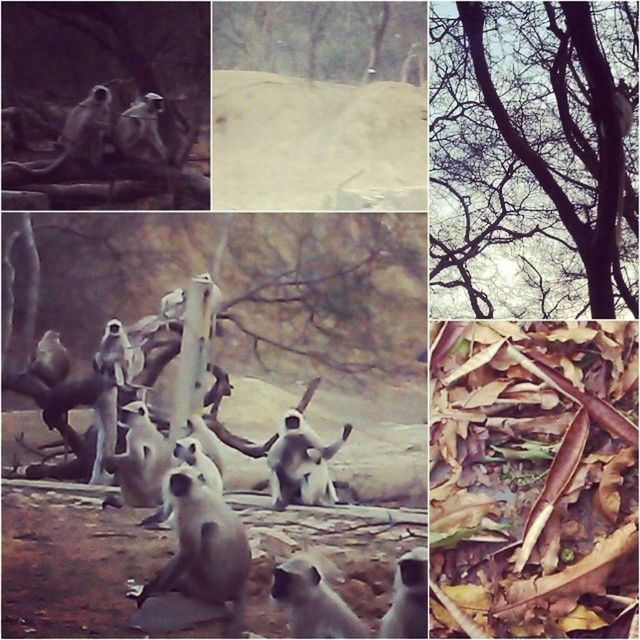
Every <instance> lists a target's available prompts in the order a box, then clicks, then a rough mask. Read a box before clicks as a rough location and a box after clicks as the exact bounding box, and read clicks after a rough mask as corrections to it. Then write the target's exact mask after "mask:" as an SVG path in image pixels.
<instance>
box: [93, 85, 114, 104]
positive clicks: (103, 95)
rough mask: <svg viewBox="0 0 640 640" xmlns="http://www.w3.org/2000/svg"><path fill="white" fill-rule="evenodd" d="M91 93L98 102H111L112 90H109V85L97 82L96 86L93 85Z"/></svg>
mask: <svg viewBox="0 0 640 640" xmlns="http://www.w3.org/2000/svg"><path fill="white" fill-rule="evenodd" d="M91 93H92V94H93V99H94V100H95V101H96V102H104V103H109V102H111V91H109V89H107V87H105V86H104V85H102V84H97V85H96V86H95V87H93V89H92V90H91Z"/></svg>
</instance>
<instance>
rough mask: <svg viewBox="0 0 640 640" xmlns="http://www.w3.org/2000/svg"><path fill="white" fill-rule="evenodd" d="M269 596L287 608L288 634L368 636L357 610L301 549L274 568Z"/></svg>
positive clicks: (298, 635) (332, 636)
mask: <svg viewBox="0 0 640 640" xmlns="http://www.w3.org/2000/svg"><path fill="white" fill-rule="evenodd" d="M271 597H272V598H273V599H274V600H275V601H276V602H279V603H281V604H283V605H285V606H286V607H287V608H288V609H289V634H290V636H289V637H291V638H366V637H367V636H368V634H367V632H366V629H365V628H364V625H363V624H362V622H360V620H359V619H358V617H357V616H356V614H355V613H353V611H351V609H350V608H349V607H348V605H347V604H346V602H345V601H344V600H343V599H342V598H341V597H340V596H339V595H338V594H337V593H336V592H335V591H333V589H331V587H329V585H327V584H326V581H325V580H324V579H323V576H322V573H321V572H320V571H319V569H318V567H317V566H316V563H315V562H314V561H313V560H312V559H311V558H309V557H308V556H307V555H306V554H304V553H297V554H295V555H294V556H292V557H291V558H289V559H288V560H286V561H285V562H283V563H282V564H280V565H278V566H277V567H276V568H275V569H274V570H273V585H272V587H271Z"/></svg>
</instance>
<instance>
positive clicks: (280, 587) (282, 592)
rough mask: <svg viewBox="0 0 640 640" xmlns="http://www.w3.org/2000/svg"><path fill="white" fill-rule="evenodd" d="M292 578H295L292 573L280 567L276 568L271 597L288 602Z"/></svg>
mask: <svg viewBox="0 0 640 640" xmlns="http://www.w3.org/2000/svg"><path fill="white" fill-rule="evenodd" d="M292 578H293V576H292V575H291V574H290V573H287V572H286V571H285V570H284V569H280V567H276V568H275V569H274V570H273V586H272V587H271V597H272V598H273V599H274V600H287V599H288V598H289V595H290V590H291V582H292Z"/></svg>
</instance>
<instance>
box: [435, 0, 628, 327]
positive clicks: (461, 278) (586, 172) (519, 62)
mask: <svg viewBox="0 0 640 640" xmlns="http://www.w3.org/2000/svg"><path fill="white" fill-rule="evenodd" d="M458 10H459V12H460V16H459V15H458ZM432 12H433V13H432V19H431V23H430V29H431V32H430V43H431V44H430V52H431V53H430V59H431V65H432V67H431V68H432V71H431V80H430V92H431V103H430V104H431V113H430V118H431V129H430V136H431V138H430V139H431V146H430V150H431V167H432V171H431V204H430V212H431V227H430V233H431V248H430V257H431V262H430V267H431V278H430V282H431V287H432V293H433V295H432V301H433V305H432V308H431V310H432V314H433V315H434V317H436V316H439V317H450V316H453V315H455V316H456V317H470V316H471V317H473V316H475V317H478V318H483V317H484V318H487V317H505V316H507V317H529V318H531V317H538V318H539V317H542V318H554V317H555V318H562V317H570V316H574V317H575V316H578V315H586V314H588V313H589V311H590V312H591V314H592V315H593V316H597V317H614V316H615V315H621V316H625V317H630V316H636V317H637V313H638V268H637V259H638V253H637V242H638V195H637V186H636V184H635V176H636V174H637V160H638V145H637V129H636V128H635V127H634V129H633V130H632V132H631V134H630V135H629V136H627V137H626V138H625V139H624V140H623V141H622V142H621V141H620V137H619V133H617V134H615V132H614V129H613V127H614V124H613V120H614V117H615V110H614V108H613V92H614V85H615V83H616V82H617V81H618V80H619V79H625V80H626V81H627V83H628V84H629V85H630V86H631V87H632V92H631V103H632V105H633V106H634V108H637V100H638V96H637V66H638V57H637V56H638V35H637V34H638V11H637V5H632V4H629V3H625V2H621V3H619V2H616V3H606V4H597V3H512V2H507V3H458V4H457V6H456V5H454V4H453V3H437V4H435V5H432ZM596 68H597V69H598V71H597V72H596V73H594V72H593V70H594V69H596ZM603 132H604V134H603ZM616 135H617V137H616ZM619 188H621V190H622V193H623V201H622V218H623V220H622V222H621V231H622V237H621V239H620V242H619V246H616V245H617V240H616V237H615V235H616V232H615V227H616V214H617V211H618V203H617V200H618V189H619Z"/></svg>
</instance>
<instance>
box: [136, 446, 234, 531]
mask: <svg viewBox="0 0 640 640" xmlns="http://www.w3.org/2000/svg"><path fill="white" fill-rule="evenodd" d="M172 464H173V468H172V469H171V470H170V471H169V472H167V473H165V476H164V479H163V481H162V506H161V507H160V508H159V509H158V511H157V512H156V513H155V514H154V515H152V516H149V517H148V518H145V519H144V520H143V521H142V522H141V523H140V526H143V527H147V528H158V529H171V528H173V526H174V523H175V517H174V510H173V500H172V498H171V491H170V488H169V482H170V480H171V474H172V473H173V471H175V470H176V469H179V468H180V467H182V466H188V467H191V468H192V469H193V470H194V471H195V472H196V473H197V474H198V476H200V477H202V479H203V482H204V484H206V485H207V486H208V487H209V488H210V489H211V491H213V493H214V494H215V495H216V496H219V497H222V491H223V484H222V475H221V473H220V469H219V468H218V467H217V466H216V464H215V462H214V461H213V460H212V459H211V458H209V456H207V455H206V454H205V452H204V450H203V447H202V444H201V443H200V441H199V440H198V439H197V438H194V437H187V438H181V439H180V440H177V441H176V444H175V446H174V448H173V459H172Z"/></svg>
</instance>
